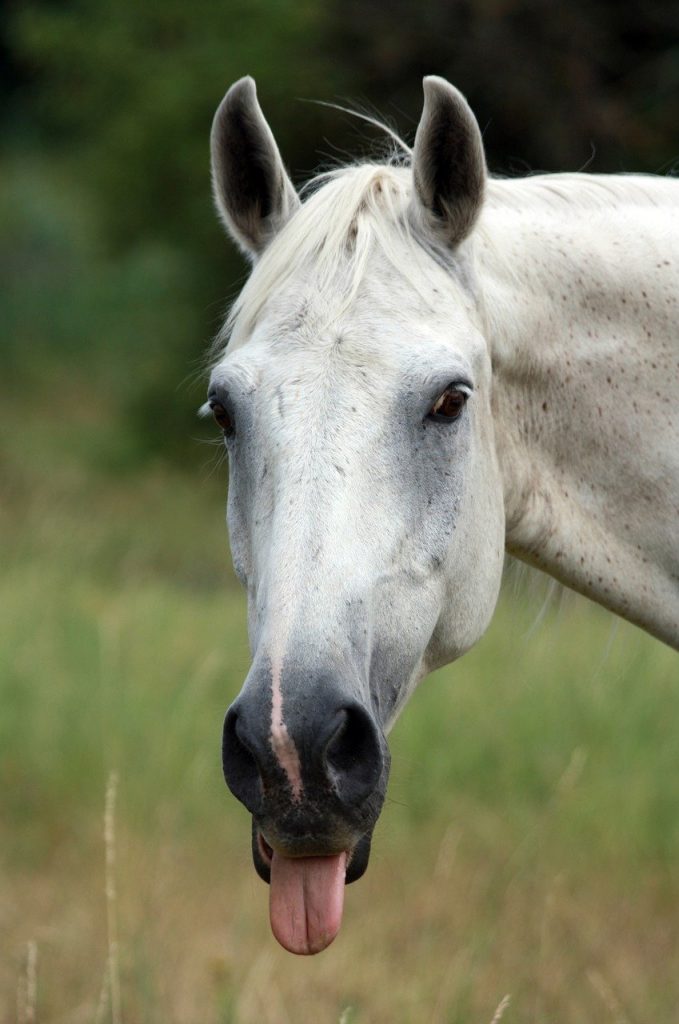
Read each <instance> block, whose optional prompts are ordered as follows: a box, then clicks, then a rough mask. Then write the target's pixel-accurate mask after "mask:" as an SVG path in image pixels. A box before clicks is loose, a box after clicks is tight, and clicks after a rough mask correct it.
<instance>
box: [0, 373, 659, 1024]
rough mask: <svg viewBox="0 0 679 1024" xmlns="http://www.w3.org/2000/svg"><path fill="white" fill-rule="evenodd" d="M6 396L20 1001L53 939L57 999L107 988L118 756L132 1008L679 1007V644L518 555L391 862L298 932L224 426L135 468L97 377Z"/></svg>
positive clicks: (433, 716)
mask: <svg viewBox="0 0 679 1024" xmlns="http://www.w3.org/2000/svg"><path fill="white" fill-rule="evenodd" d="M2 408H3V412H2V414H1V415H2V423H1V424H0V426H1V428H2V431H3V434H4V436H5V437H6V438H7V439H8V441H7V444H6V445H5V446H4V448H3V453H2V467H1V468H2V479H3V496H2V512H1V515H2V520H1V523H0V526H1V536H2V539H1V541H0V544H1V547H0V560H1V564H2V566H3V572H2V578H1V579H0V622H2V636H3V643H2V649H1V652H0V702H1V704H0V706H1V707H2V715H1V716H0V791H1V792H2V801H1V805H2V813H1V815H0V908H1V909H0V950H1V951H2V952H1V953H0V1018H2V1019H3V1020H4V1019H12V1017H13V1014H14V1007H15V1005H16V992H17V984H18V982H19V980H20V975H21V971H22V967H21V964H22V959H23V957H24V955H25V949H26V943H27V942H29V941H32V940H35V942H36V943H37V948H38V1011H39V1015H40V1019H41V1020H44V1021H62V1020H69V1021H80V1020H83V1021H85V1020H88V1021H91V1020H93V1019H94V1017H95V1012H96V1005H97V1001H98V998H99V993H100V990H101V985H102V977H103V972H104V969H105V962H106V956H107V943H106V904H105V898H104V853H103V838H102V816H103V805H104V792H105V788H106V781H107V778H108V775H109V772H110V771H111V770H113V769H115V770H116V771H117V773H118V776H119V780H120V791H119V805H118V815H117V834H118V865H117V886H118V899H117V906H118V928H119V939H120V966H121V974H122V1003H123V1018H124V1020H125V1021H128V1022H130V1021H131V1022H136V1021H139V1022H144V1024H146V1022H155V1021H158V1022H161V1021H162V1022H181V1024H192V1022H194V1021H195V1022H198V1021H200V1022H201V1024H209V1022H219V1024H227V1022H237V1024H249V1022H257V1024H261V1022H264V1024H266V1022H267V1021H271V1022H275V1024H281V1022H282V1024H285V1022H286V1021H290V1022H294V1024H297V1022H302V1024H305V1022H307V1021H308V1022H314V1024H315V1022H320V1021H326V1020H327V1021H337V1020H339V1019H340V1016H341V1015H342V1014H343V1013H344V1014H345V1017H344V1019H345V1021H351V1022H352V1024H381V1022H385V1024H406V1022H408V1024H410V1022H413V1024H420V1022H424V1021H426V1022H429V1021H432V1022H441V1024H456V1022H459V1024H463V1022H464V1024H477V1022H478V1024H486V1022H490V1020H491V1018H492V1015H493V1012H494V1010H495V1008H496V1007H497V1006H498V1004H499V1003H500V1000H501V999H502V997H503V996H504V995H505V993H511V1003H510V1005H509V1008H508V1009H507V1010H506V1012H505V1013H504V1015H503V1018H502V1019H503V1022H510V1024H524V1022H533V1021H534V1022H536V1024H537V1022H541V1024H542V1022H550V1024H561V1022H563V1024H571V1022H573V1024H575V1022H580V1021H597V1022H599V1021H600V1022H606V1021H610V1022H611V1024H613V1022H616V1021H617V1022H621V1021H628V1022H630V1024H632V1022H635V1024H636V1022H638V1021H649V1022H650V1021H652V1022H653V1024H673V1022H674V1021H676V1008H677V1005H679V914H678V913H677V909H676V908H677V906H678V905H679V742H678V741H677V735H678V733H679V663H678V661H677V656H676V654H675V653H673V652H671V651H670V650H669V649H668V648H666V647H664V646H662V645H661V644H659V643H657V642H655V641H654V640H652V639H650V638H649V637H646V636H645V635H643V634H641V633H640V632H639V631H637V630H635V629H634V628H632V627H630V626H627V625H625V624H623V623H619V622H616V621H615V620H613V619H612V618H611V617H610V616H608V615H607V614H605V613H604V612H602V611H601V610H599V609H597V608H595V607H593V606H592V605H589V604H587V603H585V602H584V601H581V600H579V599H575V598H570V597H566V598H565V599H564V598H558V597H557V599H556V600H555V601H553V602H552V603H551V604H550V605H549V606H548V610H547V612H546V614H545V615H544V616H543V617H542V619H541V620H540V622H539V623H537V624H536V619H537V618H538V617H539V612H540V608H541V604H542V598H541V596H540V595H541V590H540V588H538V594H537V595H536V596H531V593H530V588H526V587H525V586H520V587H518V588H516V587H515V586H513V584H512V583H511V581H510V584H509V585H508V586H507V587H506V588H505V592H504V595H503V598H502V601H501V603H500V607H499V609H498V612H497V615H496V618H495V620H494V623H493V625H492V627H491V629H490V630H489V632H488V634H487V636H486V637H485V638H484V640H483V641H482V642H481V643H480V644H479V645H478V647H477V648H476V649H475V650H474V651H472V652H471V653H470V654H469V655H468V656H466V657H465V658H464V659H463V660H462V661H460V662H459V664H457V665H455V666H453V667H451V668H449V669H446V670H443V671H441V672H438V673H436V674H435V676H433V677H432V678H431V679H429V680H427V681H425V682H424V683H423V684H422V686H421V687H420V690H419V691H418V693H417V694H416V695H415V696H414V698H413V699H412V701H411V704H410V706H409V707H408V708H407V710H406V712H405V714H404V716H403V717H402V719H401V721H400V722H399V723H398V725H397V727H396V729H395V731H394V735H393V738H392V744H391V745H392V751H393V760H394V767H393V776H392V781H391V785H390V790H389V799H388V802H387V806H386V808H385V811H384V813H383V816H382V819H381V823H380V825H379V826H378V829H377V831H376V835H375V841H374V849H373V857H372V862H371V865H370V868H369V871H368V873H367V875H366V877H365V878H364V879H363V880H362V881H361V882H359V883H358V884H357V885H356V886H352V887H351V889H350V890H349V892H348V895H347V910H346V916H345V923H344V926H343V930H342V933H341V935H340V937H339V938H338V940H337V941H336V943H335V944H334V945H333V947H331V949H330V950H328V951H327V952H326V953H324V954H323V955H322V956H320V957H318V958H315V959H313V960H312V961H303V960H296V959H294V958H291V957H290V956H288V955H287V954H285V953H283V952H282V951H281V950H279V949H278V948H277V947H276V946H275V943H274V940H273V939H272V938H271V936H270V934H269V931H268V923H267V891H266V889H265V887H264V886H263V885H262V884H261V883H260V882H259V881H258V880H257V879H256V878H255V876H254V872H253V870H252V867H251V864H250V859H249V831H248V829H249V825H248V818H247V815H246V814H245V812H244V811H243V810H242V808H239V807H238V806H237V805H236V803H235V801H233V800H232V798H231V797H230V796H229V794H228V792H227V790H226V788H225V786H224V784H223V782H222V779H221V771H220V764H219V743H220V732H221V722H222V717H223V713H224V710H225V708H226V706H227V705H228V703H229V701H230V700H231V699H232V697H233V696H234V695H235V693H236V692H237V690H238V688H239V686H240V684H241V682H242V679H243V677H244V674H245V672H246V670H247V663H248V655H247V650H246V633H245V608H244V598H243V595H242V593H241V591H240V589H239V588H238V587H237V585H236V584H235V581H234V579H233V576H232V574H231V571H230V569H229V565H228V554H227V550H226V538H225V531H224V527H223V499H224V490H225V481H224V474H223V471H222V470H220V469H215V468H214V465H213V464H214V461H215V457H214V454H213V453H212V451H211V450H209V449H206V448H204V447H201V446H199V445H197V446H196V457H195V465H196V468H195V472H194V473H193V474H191V473H189V472H184V473H182V472H180V471H179V470H177V469H175V468H171V467H168V466H167V465H163V464H162V463H158V464H155V465H153V466H149V467H147V469H146V470H145V471H144V472H143V473H141V472H117V473H112V472H111V466H110V462H108V461H107V459H106V457H105V455H106V452H107V451H110V449H111V447H112V446H115V444H116V443H117V434H116V426H115V420H114V419H113V418H112V417H111V415H110V414H109V415H102V411H101V407H100V406H99V404H98V403H97V402H95V401H92V400H91V398H86V397H85V396H83V394H82V393H79V395H78V400H77V401H75V400H74V399H73V397H69V396H68V394H67V395H66V396H65V397H64V398H62V399H57V398H56V397H55V400H54V402H53V403H49V404H46V403H44V402H42V401H41V402H40V403H39V404H38V405H37V406H36V407H33V406H30V405H29V406H28V407H27V406H26V403H25V400H24V399H23V398H18V397H17V398H14V397H12V396H10V395H5V396H4V399H3V403H2ZM100 456H101V457H100Z"/></svg>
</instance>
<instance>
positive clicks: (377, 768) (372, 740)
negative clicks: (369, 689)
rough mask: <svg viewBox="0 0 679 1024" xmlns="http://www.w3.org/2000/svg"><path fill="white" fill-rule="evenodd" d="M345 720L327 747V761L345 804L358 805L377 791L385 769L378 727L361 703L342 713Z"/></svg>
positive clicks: (345, 709)
mask: <svg viewBox="0 0 679 1024" xmlns="http://www.w3.org/2000/svg"><path fill="white" fill-rule="evenodd" d="M340 714H341V716H342V720H341V721H340V723H339V725H338V726H337V728H336V729H335V731H334V732H333V734H332V736H331V738H330V740H329V742H328V744H327V746H326V748H325V761H326V764H327V766H328V769H329V771H330V774H331V775H332V776H333V778H334V781H335V783H336V785H337V790H338V794H339V796H340V798H341V799H342V800H343V801H344V802H345V803H351V804H357V803H361V802H362V801H363V800H365V799H366V798H367V797H368V796H370V794H371V793H372V792H373V790H374V789H375V787H376V785H377V783H378V782H379V779H380V776H381V774H382V770H383V767H384V757H383V755H382V748H381V745H380V738H379V733H378V730H377V726H376V725H375V723H374V722H373V720H372V718H371V717H370V715H369V714H368V712H367V711H366V710H365V709H364V708H362V707H361V706H360V704H352V705H350V706H349V707H346V708H343V709H342V711H341V712H340Z"/></svg>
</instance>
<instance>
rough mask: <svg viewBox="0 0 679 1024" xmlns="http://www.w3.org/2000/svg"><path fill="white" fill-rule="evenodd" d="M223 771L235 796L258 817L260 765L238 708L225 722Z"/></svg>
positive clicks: (232, 709)
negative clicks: (249, 742) (248, 739)
mask: <svg viewBox="0 0 679 1024" xmlns="http://www.w3.org/2000/svg"><path fill="white" fill-rule="evenodd" d="M222 768H223V771H224V778H225V780H226V784H227V786H228V787H229V789H230V790H231V792H232V793H233V795H234V796H235V797H237V799H238V800H240V801H241V803H243V804H245V806H246V807H247V809H248V810H249V811H250V812H251V813H253V814H255V813H256V812H257V810H258V809H259V807H260V805H261V802H262V784H261V778H260V771H259V765H258V763H257V759H256V757H255V755H254V754H253V752H252V749H251V747H250V745H249V744H248V741H247V734H246V731H245V728H244V724H243V722H242V721H241V719H240V717H239V714H238V710H237V709H236V708H235V707H231V708H229V710H228V711H227V713H226V718H225V719H224V732H223V735H222Z"/></svg>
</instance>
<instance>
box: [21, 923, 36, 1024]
mask: <svg viewBox="0 0 679 1024" xmlns="http://www.w3.org/2000/svg"><path fill="white" fill-rule="evenodd" d="M37 1005H38V946H37V943H35V942H29V943H28V944H27V947H26V968H25V970H24V971H23V972H22V974H21V976H20V978H19V987H18V991H17V1024H35V1022H36V1020H37V1013H36V1010H37Z"/></svg>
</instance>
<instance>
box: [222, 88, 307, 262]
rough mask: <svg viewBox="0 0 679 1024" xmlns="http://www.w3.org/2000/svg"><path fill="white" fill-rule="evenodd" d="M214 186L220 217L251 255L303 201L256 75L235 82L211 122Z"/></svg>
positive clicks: (255, 255) (267, 241)
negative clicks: (258, 89) (260, 100)
mask: <svg viewBox="0 0 679 1024" xmlns="http://www.w3.org/2000/svg"><path fill="white" fill-rule="evenodd" d="M210 149H211V153H212V187H213V191H214V197H215V203H216V205H217V210H218V212H219V215H220V217H221V218H222V220H223V221H224V224H225V225H226V227H227V229H228V231H229V233H230V234H231V235H232V236H233V238H234V239H235V240H236V242H237V243H238V244H239V245H240V246H241V248H242V249H243V250H244V251H245V253H246V254H247V255H248V256H249V257H250V258H251V259H256V257H257V256H259V255H260V254H261V253H262V252H263V251H264V249H265V248H266V246H267V245H268V243H269V242H270V241H271V239H272V238H273V236H274V235H275V234H276V233H277V232H278V231H279V230H280V228H281V227H282V226H283V225H284V224H285V222H286V221H287V220H288V218H289V217H290V216H291V214H292V213H293V212H294V211H295V210H296V209H297V207H298V206H299V198H298V196H297V193H296V192H295V189H294V186H293V184H292V182H291V181H290V178H289V177H288V175H287V173H286V170H285V168H284V166H283V161H282V160H281V155H280V153H279V151H278V146H277V145H276V140H275V139H274V137H273V134H272V132H271V129H270V128H269V126H268V124H267V123H266V120H265V118H264V115H263V113H262V111H261V108H260V106H259V103H258V102H257V92H256V89H255V83H254V80H253V79H252V78H250V77H247V78H241V79H239V81H237V82H236V83H235V84H234V85H232V86H231V88H230V89H229V91H228V92H227V94H226V96H225V97H224V99H223V100H222V102H221V103H220V105H219V108H218V109H217V113H216V114H215V118H214V121H213V122H212V135H211V138H210Z"/></svg>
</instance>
